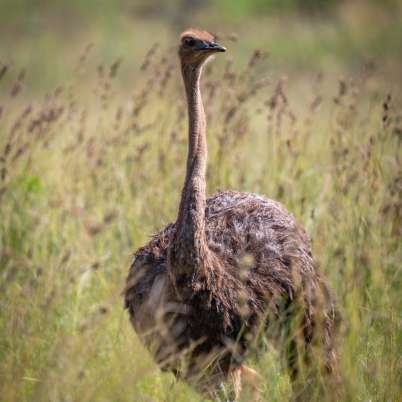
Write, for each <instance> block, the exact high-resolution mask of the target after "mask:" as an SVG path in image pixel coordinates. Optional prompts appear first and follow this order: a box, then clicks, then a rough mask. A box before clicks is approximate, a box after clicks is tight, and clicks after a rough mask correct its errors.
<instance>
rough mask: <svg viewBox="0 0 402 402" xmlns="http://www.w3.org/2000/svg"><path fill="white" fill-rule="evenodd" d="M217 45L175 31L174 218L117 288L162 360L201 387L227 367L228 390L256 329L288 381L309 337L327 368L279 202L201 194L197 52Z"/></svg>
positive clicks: (303, 250) (328, 347)
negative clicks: (179, 171)
mask: <svg viewBox="0 0 402 402" xmlns="http://www.w3.org/2000/svg"><path fill="white" fill-rule="evenodd" d="M223 51H225V48H223V47H222V46H220V45H218V44H216V43H215V41H214V38H213V36H212V35H210V34H209V33H207V32H204V31H198V30H189V31H186V32H184V33H183V34H182V35H181V43H180V47H179V56H180V60H181V69H182V75H183V81H184V85H185V89H186V95H187V102H188V115H189V148H188V158H187V172H186V178H185V183H184V187H183V191H182V195H181V202H180V207H179V212H178V217H177V220H176V222H175V223H171V224H169V225H167V226H166V227H165V228H164V229H163V230H162V231H160V232H159V233H157V234H156V235H154V236H153V238H152V239H151V241H150V242H149V243H148V244H147V245H145V246H144V247H141V248H140V249H139V250H137V251H136V253H135V258H134V261H133V263H132V266H131V268H130V272H129V275H128V278H127V284H126V288H125V292H124V295H125V305H126V308H127V309H128V311H129V313H130V319H131V322H132V324H133V326H134V328H135V330H136V332H137V333H138V335H139V337H140V339H141V340H142V341H143V343H144V344H145V345H146V346H147V347H148V348H149V350H150V351H151V353H152V354H153V356H154V357H155V360H156V361H157V362H158V363H159V364H160V365H161V367H162V368H165V369H169V370H172V371H173V372H174V373H176V374H177V375H179V376H181V377H182V378H184V379H185V380H187V381H189V382H192V383H194V384H196V385H197V386H198V387H200V388H202V389H205V388H208V389H210V387H214V386H216V384H218V383H219V382H220V381H222V380H224V379H226V378H227V377H228V375H231V377H232V378H233V381H234V385H235V391H236V394H238V392H239V390H240V378H241V376H243V377H244V378H246V377H248V378H250V377H254V378H257V374H256V373H255V372H254V371H253V370H251V369H249V368H247V367H246V366H245V365H244V359H245V357H246V356H247V354H248V352H249V351H250V350H253V349H255V348H257V347H258V346H259V340H260V339H261V336H260V335H264V336H268V337H270V338H273V339H274V340H275V342H276V344H278V345H279V350H280V351H282V352H284V353H283V354H284V356H285V357H286V359H287V363H288V367H289V369H290V374H291V378H292V380H294V381H296V380H297V377H298V374H299V363H300V360H305V361H311V355H312V354H311V353H310V354H309V350H311V348H312V346H313V345H314V344H318V345H320V347H321V349H322V351H323V357H324V358H323V360H322V367H323V369H324V371H325V370H326V371H328V372H331V371H333V370H335V369H336V367H335V366H336V352H335V349H334V344H333V338H334V324H335V308H334V304H333V301H332V300H331V297H330V294H329V291H328V289H327V287H326V285H325V283H324V281H323V280H322V278H321V276H320V274H319V272H318V270H317V268H316V266H315V265H314V261H313V258H312V254H311V246H310V240H309V238H308V236H307V235H306V233H305V231H304V230H303V229H302V228H301V227H300V226H298V225H297V223H296V221H295V219H294V217H293V215H291V214H290V213H289V212H288V211H287V210H286V209H285V208H284V207H283V206H282V205H281V204H280V203H278V202H276V201H272V200H269V199H267V198H265V197H262V196H259V195H256V194H251V193H241V192H235V191H225V192H220V193H218V194H215V195H213V196H212V197H210V198H208V199H207V198H206V194H205V171H206V158H207V144H206V136H205V129H206V121H205V114H204V109H203V104H202V99H201V93H200V76H201V72H202V67H203V64H204V62H205V61H206V59H208V57H209V56H210V55H211V54H214V53H217V52H223ZM300 352H303V359H300Z"/></svg>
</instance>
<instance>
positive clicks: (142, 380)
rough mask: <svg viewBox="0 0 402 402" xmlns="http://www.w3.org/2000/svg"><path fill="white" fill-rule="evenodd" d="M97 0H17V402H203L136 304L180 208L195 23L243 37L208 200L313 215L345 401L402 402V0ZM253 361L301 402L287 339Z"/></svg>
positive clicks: (8, 193)
mask: <svg viewBox="0 0 402 402" xmlns="http://www.w3.org/2000/svg"><path fill="white" fill-rule="evenodd" d="M70 3H71V4H70ZM94 3H95V2H93V1H87V2H84V1H73V2H69V3H66V2H60V1H58V2H48V1H44V0H42V1H39V2H30V1H25V0H20V1H17V2H11V1H8V0H4V1H2V2H1V4H0V16H1V17H0V20H1V22H2V23H1V27H0V31H1V40H0V291H1V297H0V400H2V401H5V402H17V401H18V402H20V401H80V402H89V401H189V400H191V401H201V400H203V398H202V396H200V395H198V394H197V393H195V391H194V390H192V389H191V388H190V387H188V386H186V385H185V384H183V383H181V382H180V381H176V380H175V379H174V377H173V376H172V375H170V374H166V373H162V372H160V371H159V369H158V368H157V367H156V366H155V364H154V363H153V362H152V359H151V358H150V356H149V355H148V354H147V352H146V351H145V349H144V348H143V347H142V346H141V344H140V342H139V341H138V339H137V338H136V336H135V334H134V332H133V331H132V328H131V327H130V324H129V321H128V317H127V313H126V312H125V311H124V310H123V303H122V299H121V291H122V290H123V287H124V281H125V277H126V274H127V270H128V266H129V264H130V261H131V253H132V252H133V251H134V250H135V249H136V248H137V247H138V246H139V245H141V244H143V243H144V242H146V241H147V239H148V238H149V236H150V235H151V234H152V233H154V232H155V231H157V230H158V229H160V228H161V227H163V226H164V225H165V224H166V223H168V222H170V221H172V220H174V219H175V216H176V212H177V207H178V200H179V194H180V188H181V184H182V182H183V180H184V177H183V175H184V168H185V158H186V141H187V139H186V118H185V117H186V114H185V112H186V111H185V103H184V96H183V88H182V84H181V81H180V75H179V69H178V63H177V56H176V44H177V33H178V32H179V31H180V30H182V28H185V27H186V26H187V25H199V26H201V27H203V28H205V29H209V30H211V31H215V32H218V34H219V36H220V41H221V42H222V43H224V44H225V45H226V46H227V48H228V52H227V54H226V55H225V56H223V57H220V58H219V60H217V61H215V62H214V63H210V64H208V66H207V69H206V71H205V77H204V81H203V90H204V91H203V92H204V102H205V104H206V113H207V117H208V142H209V164H208V193H209V194H212V193H213V192H215V191H217V190H218V189H231V188H233V189H238V190H242V191H251V192H256V193H262V194H265V195H267V196H268V197H269V198H273V199H277V200H279V201H281V202H282V203H283V204H284V205H286V207H287V208H288V209H289V210H290V211H292V212H293V213H294V214H295V215H296V217H297V219H298V221H299V222H300V223H302V224H303V225H304V226H305V227H306V229H307V231H308V233H309V234H310V236H311V237H312V239H313V250H314V254H315V258H316V260H317V262H318V264H319V266H320V269H321V270H322V271H323V272H325V275H326V276H327V278H328V279H329V282H330V284H331V287H332V289H333V291H334V294H335V295H336V298H337V300H338V303H339V306H340V310H341V314H342V330H341V335H340V337H339V350H340V355H341V370H342V376H343V379H344V383H345V395H344V398H345V401H397V400H400V396H401V393H402V389H401V384H402V367H401V348H402V346H401V345H402V333H401V325H402V324H401V311H402V302H401V297H400V289H401V286H402V283H401V240H400V239H401V202H402V201H401V191H402V160H401V155H402V153H401V137H402V107H401V106H402V98H401V93H402V91H401V90H402V85H401V84H402V77H401V71H402V48H401V43H402V40H401V38H402V24H400V21H401V16H402V5H401V4H400V2H398V1H391V0H390V1H387V2H375V1H367V2H363V1H357V0H356V1H350V2H346V1H343V2H334V1H328V2H324V1H316V2H314V1H312V0H310V1H308V2H301V1H296V0H294V1H291V0H289V1H286V2H275V1H273V0H272V1H269V2H262V1H257V0H256V1H251V2H250V1H248V2H246V1H238V2H229V1H224V0H221V1H218V2H216V3H215V2H207V3H206V4H204V3H203V2H200V1H194V2H192V1H187V2H186V1H183V2H179V1H176V2H175V1H173V2H169V5H167V4H161V3H159V2H156V1H152V2H141V1H138V2H134V3H131V2H128V1H120V2H99V4H98V2H96V5H95V4H94ZM166 3H168V2H166ZM232 3H233V4H234V5H233V4H232ZM67 4H68V5H67ZM279 4H281V5H279ZM285 4H286V6H285ZM398 22H399V24H398ZM250 364H251V366H253V367H255V368H257V369H258V371H259V372H260V373H261V374H262V375H263V378H264V384H263V387H262V390H261V397H262V399H263V400H269V401H284V400H288V399H289V398H290V396H291V389H290V383H289V378H288V375H287V373H286V371H285V369H284V368H283V367H282V366H281V365H280V362H279V360H278V356H277V353H276V352H275V350H274V349H273V348H272V347H271V346H270V345H267V347H266V352H265V353H264V354H263V355H261V356H259V359H258V360H257V359H254V357H252V358H251V363H250Z"/></svg>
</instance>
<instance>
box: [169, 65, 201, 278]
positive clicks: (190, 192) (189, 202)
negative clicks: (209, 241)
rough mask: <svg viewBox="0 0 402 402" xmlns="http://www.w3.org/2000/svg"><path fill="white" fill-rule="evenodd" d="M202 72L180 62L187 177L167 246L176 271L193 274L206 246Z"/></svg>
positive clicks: (171, 263) (199, 67)
mask: <svg viewBox="0 0 402 402" xmlns="http://www.w3.org/2000/svg"><path fill="white" fill-rule="evenodd" d="M201 72H202V67H201V66H197V67H193V66H186V65H184V64H182V75H183V81H184V85H185V89H186V96H187V105H188V119H189V132H188V156H187V172H186V179H185V182H184V187H183V190H182V195H181V201H180V207H179V213H178V217H177V220H176V230H175V233H174V237H173V242H172V244H171V247H170V265H171V269H172V271H173V273H176V274H187V275H191V274H193V273H194V271H196V270H197V269H198V268H199V267H200V266H201V265H202V261H203V258H204V256H205V253H206V248H207V246H206V240H205V206H206V195H205V172H206V161H207V144H206V137H205V129H206V122H205V113H204V107H203V104H202V99H201V91H200V77H201Z"/></svg>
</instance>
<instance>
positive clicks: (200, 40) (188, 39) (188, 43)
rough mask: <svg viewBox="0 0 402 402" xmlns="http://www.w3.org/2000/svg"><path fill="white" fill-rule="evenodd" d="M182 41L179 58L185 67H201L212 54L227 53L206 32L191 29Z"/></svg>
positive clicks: (183, 34) (184, 33) (185, 33)
mask: <svg viewBox="0 0 402 402" xmlns="http://www.w3.org/2000/svg"><path fill="white" fill-rule="evenodd" d="M180 39H181V40H180V46H179V56H180V60H181V62H182V64H183V65H187V66H194V67H197V66H201V65H202V64H203V63H204V62H205V61H206V60H207V59H208V57H210V56H211V55H212V54H214V53H218V52H225V51H226V49H225V48H224V47H223V46H221V45H219V44H218V43H216V42H215V38H214V37H213V36H212V35H211V34H210V33H209V32H206V31H200V30H197V29H189V30H187V31H184V32H183V33H182V34H181V36H180Z"/></svg>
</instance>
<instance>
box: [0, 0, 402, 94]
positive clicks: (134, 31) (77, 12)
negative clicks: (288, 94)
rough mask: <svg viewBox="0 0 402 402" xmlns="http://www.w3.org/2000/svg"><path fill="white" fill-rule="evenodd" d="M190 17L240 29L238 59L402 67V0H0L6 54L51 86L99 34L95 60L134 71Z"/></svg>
mask: <svg viewBox="0 0 402 402" xmlns="http://www.w3.org/2000/svg"><path fill="white" fill-rule="evenodd" d="M188 26H197V27H198V26H199V27H202V28H204V29H209V30H210V31H212V32H216V33H221V34H226V35H229V34H231V33H234V34H236V36H237V37H238V39H239V40H238V42H237V43H236V44H233V45H231V46H229V51H230V54H232V55H233V56H235V57H234V59H235V61H236V62H237V63H241V62H243V61H244V59H245V58H246V57H247V55H248V54H249V52H250V51H251V50H253V49H255V48H261V49H265V50H267V51H269V53H270V58H269V61H268V62H267V65H266V66H267V67H269V68H270V70H269V71H271V72H272V71H281V72H282V73H287V72H289V71H298V72H303V71H304V72H317V71H325V72H326V73H338V74H341V73H342V71H344V70H345V69H346V70H354V71H356V70H358V69H359V68H361V67H362V66H364V65H369V66H371V67H375V66H381V71H382V73H383V74H384V76H389V74H392V75H394V76H395V75H399V76H400V71H401V59H402V2H401V1H400V0H384V1H379V0H343V1H342V0H338V1H335V0H216V1H212V0H170V1H160V0H136V1H130V0H115V1H107V0H71V1H63V0H1V2H0V35H1V41H0V60H2V61H3V62H7V63H12V64H13V65H17V66H18V67H25V68H26V69H27V70H29V75H30V76H31V78H32V80H31V85H32V88H43V87H44V86H47V85H49V86H50V85H54V84H56V83H58V82H59V81H60V80H63V78H64V76H65V75H66V74H67V72H68V71H70V70H71V67H73V66H74V65H75V64H76V63H77V59H78V58H79V56H80V55H81V54H82V52H83V50H84V49H85V47H86V46H87V45H89V44H92V45H93V46H94V49H93V55H92V56H91V57H92V59H93V60H99V62H100V61H105V60H109V59H116V58H122V59H123V64H122V70H123V73H124V78H125V79H129V78H130V77H133V75H135V74H136V72H137V70H136V68H137V67H138V65H139V63H140V60H142V58H143V57H144V55H145V53H146V51H147V49H148V48H149V47H150V46H151V45H152V44H153V43H155V42H158V43H160V44H161V45H162V46H165V47H166V46H169V45H171V46H173V47H172V48H171V51H172V52H173V53H175V46H176V42H177V40H176V38H177V34H178V33H179V32H180V31H182V30H183V29H185V28H186V27H188ZM224 36H225V35H224Z"/></svg>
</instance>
